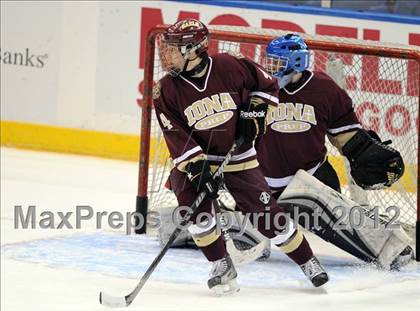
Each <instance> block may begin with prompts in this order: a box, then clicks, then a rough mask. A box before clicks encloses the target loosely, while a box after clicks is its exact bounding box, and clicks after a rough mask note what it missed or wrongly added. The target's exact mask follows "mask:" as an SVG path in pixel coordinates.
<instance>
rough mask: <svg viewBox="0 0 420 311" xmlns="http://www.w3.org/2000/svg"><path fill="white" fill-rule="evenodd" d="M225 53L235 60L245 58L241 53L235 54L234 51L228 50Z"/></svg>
mask: <svg viewBox="0 0 420 311" xmlns="http://www.w3.org/2000/svg"><path fill="white" fill-rule="evenodd" d="M226 53H227V54H229V55H230V56H233V57H236V58H239V59H241V58H245V56H244V55H243V54H242V53H241V52H236V51H232V50H229V51H227V52H226Z"/></svg>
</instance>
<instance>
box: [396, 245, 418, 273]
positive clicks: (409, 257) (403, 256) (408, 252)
mask: <svg viewBox="0 0 420 311" xmlns="http://www.w3.org/2000/svg"><path fill="white" fill-rule="evenodd" d="M413 260H414V250H413V249H412V248H411V247H410V246H407V247H406V248H404V250H403V251H402V252H401V253H400V254H399V255H398V257H397V258H395V259H394V261H393V262H392V263H391V269H392V270H397V271H398V270H400V269H401V268H402V267H404V266H405V265H407V264H409V263H410V262H411V261H413Z"/></svg>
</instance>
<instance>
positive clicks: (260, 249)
mask: <svg viewBox="0 0 420 311" xmlns="http://www.w3.org/2000/svg"><path fill="white" fill-rule="evenodd" d="M214 202H215V204H216V205H217V206H218V207H219V209H220V210H225V211H226V210H227V208H226V207H225V206H224V204H223V203H222V202H221V201H220V200H219V199H216V200H215V201H214ZM220 223H221V231H222V234H223V238H224V240H225V243H226V251H227V252H228V253H229V255H230V258H232V261H233V263H234V264H235V265H245V264H247V263H250V262H253V261H255V260H257V259H258V258H260V257H261V256H262V255H263V253H264V250H265V245H264V242H260V243H258V244H257V245H255V246H253V247H251V248H249V249H245V250H239V249H238V248H237V247H236V246H235V243H234V242H233V239H232V237H231V236H230V233H229V229H228V228H226V225H227V224H226V221H225V219H224V217H223V213H222V214H221V217H220Z"/></svg>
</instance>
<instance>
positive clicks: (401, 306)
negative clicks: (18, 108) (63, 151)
mask: <svg viewBox="0 0 420 311" xmlns="http://www.w3.org/2000/svg"><path fill="white" fill-rule="evenodd" d="M136 180H137V165H136V164H135V163H129V162H122V161H111V160H104V159H97V158H91V157H79V156H69V155H60V154H53V153H41V152H29V151H19V150H14V149H8V148H2V149H1V194H2V195H1V259H2V260H1V296H2V299H1V310H106V309H108V308H106V307H103V306H101V305H100V304H99V301H98V296H99V292H100V291H102V290H103V291H105V292H107V293H109V294H112V295H125V294H127V293H129V292H130V291H131V290H132V289H133V288H134V287H135V286H136V284H137V281H138V278H139V277H140V276H141V275H142V273H143V272H144V271H145V270H146V269H147V267H148V266H149V264H150V263H151V261H152V260H153V258H154V257H155V256H156V255H157V253H158V252H159V244H158V242H157V240H156V239H155V238H154V237H149V236H135V235H126V234H125V231H124V228H121V229H119V230H112V229H111V228H110V227H109V226H108V225H107V223H106V222H103V224H102V229H101V230H97V229H95V221H94V220H92V221H89V222H85V223H82V228H81V229H65V230H58V229H39V228H37V229H14V206H15V205H21V206H22V207H27V206H28V205H35V206H36V207H37V213H38V214H39V213H40V212H41V211H53V212H55V213H57V212H58V211H61V212H64V213H65V212H68V211H74V210H75V207H76V206H77V205H89V206H91V207H92V208H93V209H94V210H95V212H102V211H107V212H108V213H109V212H111V211H120V212H122V213H125V212H131V211H132V210H133V208H134V202H135V193H136ZM58 223H59V219H57V220H56V224H58ZM71 223H72V224H73V225H74V224H75V220H74V219H71ZM309 240H310V241H311V244H312V247H313V249H314V251H315V252H316V253H317V254H318V255H319V258H320V260H321V262H322V263H323V264H324V266H325V267H326V269H327V270H328V271H329V273H330V277H331V281H330V282H329V284H328V285H327V286H326V287H325V291H320V290H316V289H314V288H312V287H311V285H310V284H309V282H308V281H307V280H306V279H305V277H304V275H303V274H302V272H301V271H300V270H299V268H298V267H297V266H296V265H295V264H293V263H292V262H291V261H290V260H289V259H288V258H287V257H286V256H284V255H283V254H281V253H280V252H279V251H277V250H275V249H273V251H272V252H273V255H272V256H271V257H270V259H269V260H267V261H265V262H255V263H251V264H248V265H244V266H240V267H238V273H239V278H238V281H239V284H240V285H241V291H240V292H239V293H237V294H235V295H233V296H229V297H221V298H217V297H213V296H212V294H211V293H210V292H209V291H208V289H207V288H206V285H205V282H206V279H207V274H208V271H209V265H208V263H207V262H206V260H205V258H204V257H203V256H202V255H201V253H200V252H199V251H196V250H185V249H171V250H170V251H169V252H168V254H167V255H166V256H165V257H164V259H163V261H162V262H161V264H160V265H159V267H158V268H157V270H156V271H155V273H154V274H153V275H152V277H151V279H150V281H149V282H148V283H147V284H146V286H145V287H144V289H143V290H142V291H141V292H140V294H139V296H138V297H137V299H136V300H135V301H134V302H133V304H132V305H131V306H130V307H129V309H131V310H311V311H312V310H323V311H324V310H356V309H358V310H381V311H383V310H419V308H420V266H419V265H418V264H417V263H412V264H410V265H409V266H407V267H405V268H404V269H403V271H401V272H385V271H378V270H377V269H375V268H374V267H371V266H368V265H364V264H362V263H361V262H359V261H358V260H356V259H353V258H351V257H349V256H348V255H346V254H344V253H343V252H341V251H339V250H337V249H336V248H334V247H333V246H331V245H328V244H327V243H325V242H323V241H321V240H319V239H318V238H316V237H314V236H309ZM108 310H109V309H108Z"/></svg>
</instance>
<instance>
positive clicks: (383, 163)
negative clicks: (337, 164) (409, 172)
mask: <svg viewBox="0 0 420 311" xmlns="http://www.w3.org/2000/svg"><path fill="white" fill-rule="evenodd" d="M390 143H391V141H386V142H381V141H380V139H379V137H378V135H377V134H376V133H374V132H373V133H368V132H366V131H365V130H358V131H357V133H356V134H355V135H354V136H353V137H352V138H350V140H349V141H348V142H347V143H346V144H345V145H344V146H343V154H344V155H345V156H346V157H347V159H348V160H349V162H350V168H351V176H352V177H353V179H354V181H355V182H356V184H358V185H359V186H360V187H362V188H363V189H366V190H372V189H382V188H385V187H389V186H391V185H392V184H393V183H395V182H396V181H397V180H398V179H400V178H401V176H402V175H403V173H404V161H403V159H402V157H401V154H400V153H399V152H398V151H397V150H395V149H394V148H392V147H390V146H389V144H390Z"/></svg>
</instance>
